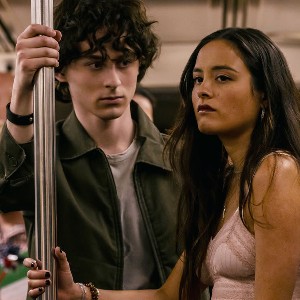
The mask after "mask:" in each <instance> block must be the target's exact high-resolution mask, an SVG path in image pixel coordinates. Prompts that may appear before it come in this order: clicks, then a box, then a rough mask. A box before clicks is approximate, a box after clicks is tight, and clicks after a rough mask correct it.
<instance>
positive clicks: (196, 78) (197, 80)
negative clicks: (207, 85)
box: [194, 77, 203, 84]
mask: <svg viewBox="0 0 300 300" xmlns="http://www.w3.org/2000/svg"><path fill="white" fill-rule="evenodd" d="M202 82H203V78H202V77H195V78H194V84H200V83H202Z"/></svg>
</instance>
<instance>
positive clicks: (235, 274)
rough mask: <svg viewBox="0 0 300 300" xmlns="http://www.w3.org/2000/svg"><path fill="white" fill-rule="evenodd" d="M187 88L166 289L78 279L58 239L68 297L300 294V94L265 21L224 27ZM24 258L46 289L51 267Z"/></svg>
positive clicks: (32, 280)
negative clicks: (176, 245) (179, 250)
mask: <svg viewBox="0 0 300 300" xmlns="http://www.w3.org/2000/svg"><path fill="white" fill-rule="evenodd" d="M180 91H181V95H182V98H183V105H182V109H181V112H180V115H179V117H178V120H177V124H176V126H175V128H174V130H173V131H172V135H171V138H170V140H169V142H168V150H169V153H170V161H171V163H172V164H173V166H175V167H176V168H177V170H178V171H179V174H180V175H181V177H182V179H183V188H182V193H181V202H180V205H179V209H178V215H179V219H180V223H179V237H181V238H182V242H183V246H184V249H185V251H184V254H183V256H182V258H181V259H180V260H179V261H178V263H177V265H176V266H175V268H174V270H173V272H172V273H171V275H170V276H169V278H168V280H167V281H166V283H165V284H164V285H163V286H162V287H161V288H160V289H158V290H148V291H126V292H125V291H105V290H97V289H96V288H94V287H93V286H91V285H88V286H84V285H81V284H77V285H76V284H75V283H74V282H73V280H72V275H71V271H70V269H69V265H68V262H67V259H66V254H65V252H63V251H60V249H59V248H56V249H55V254H54V256H55V258H56V259H57V262H58V278H59V286H58V295H59V299H60V300H61V299H85V298H86V299H101V300H102V299H103V300H114V299H117V300H122V299H143V300H144V299H162V300H163V299H171V300H177V299H185V300H187V299H188V300H196V299H198V298H199V294H200V292H201V290H203V289H204V288H205V287H206V286H211V287H212V299H224V300H225V299H227V300H232V299H256V300H268V299H272V300H276V299H281V300H282V299H284V300H287V299H300V176H299V162H300V98H299V93H298V90H297V88H296V86H295V83H294V81H293V78H292V76H291V73H290V71H289V68H288V65H287V63H286V60H285V59H284V56H283V54H282V53H281V51H280V50H279V49H278V47H277V46H276V45H275V44H274V43H273V42H272V41H271V40H270V39H269V38H268V37H267V36H266V35H265V34H263V33H262V32H260V31H259V30H256V29H250V28H248V29H241V28H228V29H224V30H219V31H217V32H214V33H212V34H211V35H209V36H207V37H205V38H204V39H203V40H202V41H201V42H200V43H199V45H198V46H197V47H196V49H195V50H194V52H193V53H192V55H191V57H190V59H189V61H188V63H187V65H186V67H185V69H184V72H183V74H182V78H181V83H180ZM178 162H179V163H178ZM24 264H25V265H26V266H28V267H31V268H32V270H30V271H29V272H28V278H29V281H28V283H29V289H30V290H29V295H31V296H34V297H36V296H38V295H39V294H41V293H42V292H43V291H44V288H45V287H46V285H47V284H51V280H49V279H46V277H47V276H49V275H50V274H48V273H45V270H40V269H41V267H42V266H41V265H40V263H39V262H35V261H33V260H32V259H30V258H28V259H26V260H25V261H24ZM45 274H47V276H45ZM81 297H82V298H81Z"/></svg>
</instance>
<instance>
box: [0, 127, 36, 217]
mask: <svg viewBox="0 0 300 300" xmlns="http://www.w3.org/2000/svg"><path fill="white" fill-rule="evenodd" d="M33 147H34V145H33V142H32V141H31V142H29V143H27V144H22V145H19V144H17V143H16V141H15V140H14V139H13V137H12V136H11V135H10V133H9V131H8V129H7V127H6V125H4V127H3V129H2V132H1V135H0V211H2V212H9V211H17V210H32V209H34V164H33Z"/></svg>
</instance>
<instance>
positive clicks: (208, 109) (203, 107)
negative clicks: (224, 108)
mask: <svg viewBox="0 0 300 300" xmlns="http://www.w3.org/2000/svg"><path fill="white" fill-rule="evenodd" d="M197 111H198V112H212V111H215V110H214V109H213V108H212V107H210V106H209V105H199V106H198V110H197Z"/></svg>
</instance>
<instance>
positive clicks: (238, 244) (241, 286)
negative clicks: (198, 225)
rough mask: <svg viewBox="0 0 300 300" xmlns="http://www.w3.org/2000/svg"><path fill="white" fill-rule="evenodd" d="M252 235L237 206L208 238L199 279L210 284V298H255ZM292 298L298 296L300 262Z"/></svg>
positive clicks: (218, 299) (214, 299) (224, 299)
mask: <svg viewBox="0 0 300 300" xmlns="http://www.w3.org/2000/svg"><path fill="white" fill-rule="evenodd" d="M254 276H255V239H254V236H253V235H252V234H251V233H250V232H249V231H248V230H247V229H246V227H245V226H244V224H243V223H242V221H241V219H240V216H239V212H238V210H237V211H236V212H235V213H234V214H233V216H232V217H231V218H230V219H229V220H228V221H227V222H226V223H225V224H224V226H223V227H222V228H221V230H220V231H219V232H218V233H217V235H216V236H215V237H214V238H213V239H212V240H211V241H210V243H209V246H208V251H207V257H206V260H205V263H204V265H203V268H202V274H201V281H202V282H203V283H204V284H207V285H210V286H213V293H212V298H211V299H212V300H234V299H239V300H250V299H254ZM293 299H300V266H299V269H298V277H297V282H296V286H295V289H294V294H293Z"/></svg>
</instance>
